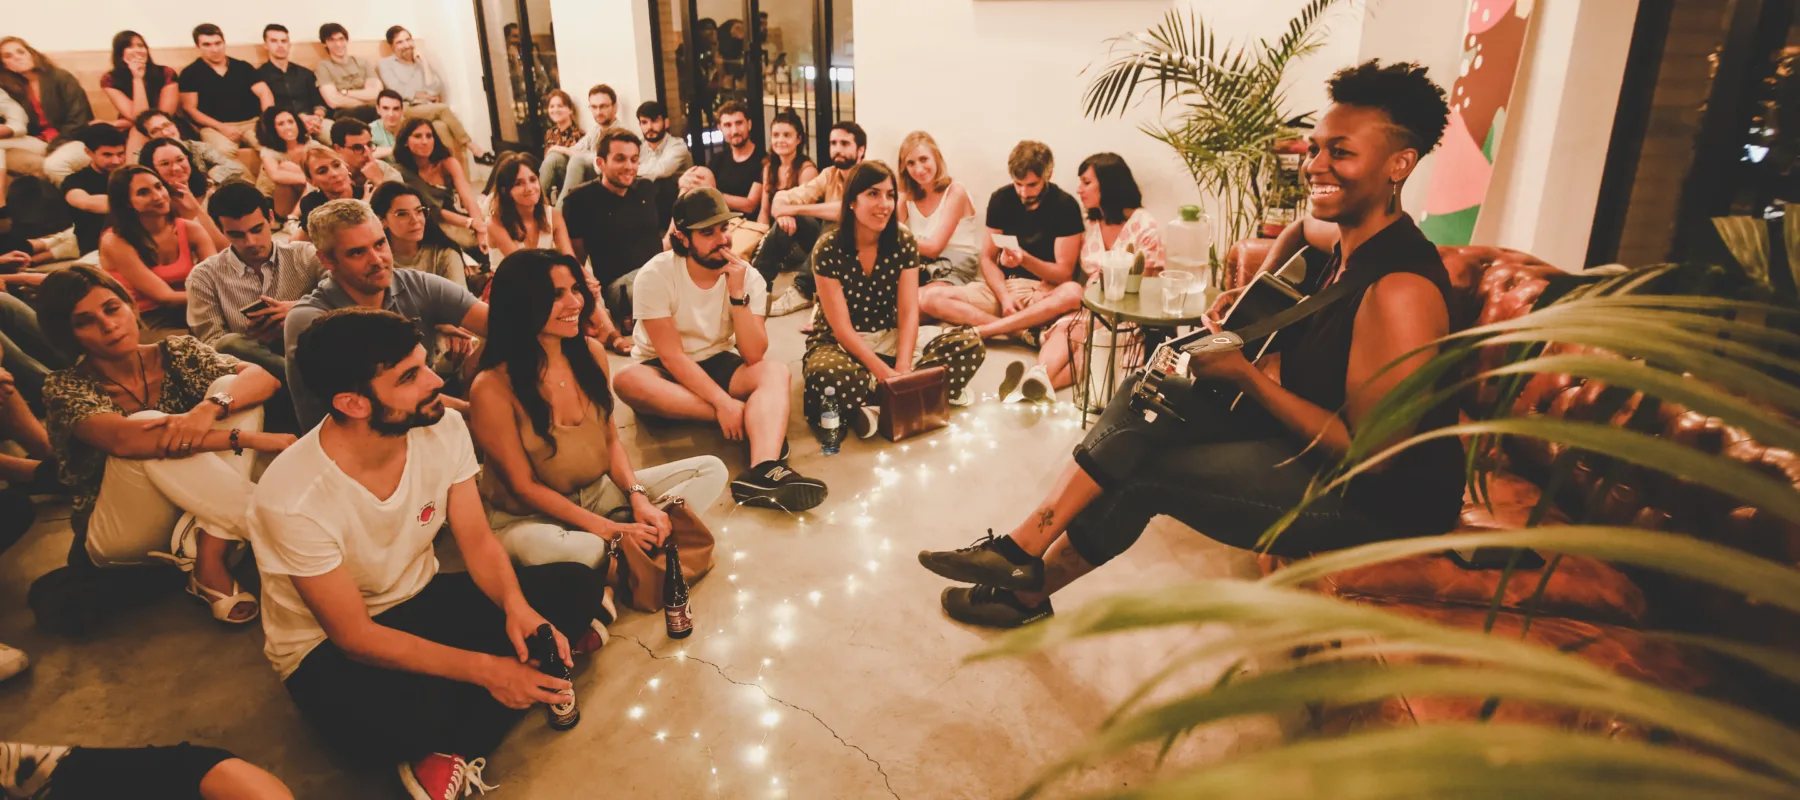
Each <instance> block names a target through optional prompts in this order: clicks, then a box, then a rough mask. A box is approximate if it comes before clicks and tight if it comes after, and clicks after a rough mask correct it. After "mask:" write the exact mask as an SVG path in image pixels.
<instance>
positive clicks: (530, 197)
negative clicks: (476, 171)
mask: <svg viewBox="0 0 1800 800" xmlns="http://www.w3.org/2000/svg"><path fill="white" fill-rule="evenodd" d="M493 207H494V213H493V215H492V216H491V217H489V218H488V241H489V242H491V243H492V244H493V246H494V247H495V248H496V249H498V250H499V251H500V255H501V256H503V257H504V256H510V255H512V254H513V251H515V250H530V249H535V248H548V249H551V250H556V251H557V252H561V253H568V254H569V255H574V254H575V249H574V246H573V245H571V244H570V242H569V229H568V228H567V227H566V226H565V225H564V224H563V214H562V211H560V210H558V209H556V208H553V207H552V206H551V205H550V204H549V203H548V202H546V201H545V199H544V185H543V183H542V182H540V181H539V180H538V174H537V172H536V171H535V170H533V169H532V168H531V156H528V155H526V154H524V153H508V154H507V155H504V156H501V157H500V163H499V165H497V166H495V167H494V196H493Z"/></svg>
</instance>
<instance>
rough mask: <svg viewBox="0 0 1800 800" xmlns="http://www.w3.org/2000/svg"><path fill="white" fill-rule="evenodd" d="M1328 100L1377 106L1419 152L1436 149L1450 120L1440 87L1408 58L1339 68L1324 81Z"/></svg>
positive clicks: (1405, 144)
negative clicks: (1392, 62)
mask: <svg viewBox="0 0 1800 800" xmlns="http://www.w3.org/2000/svg"><path fill="white" fill-rule="evenodd" d="M1326 90H1327V91H1328V92H1330V94H1331V102H1333V103H1339V104H1342V105H1350V106H1363V107H1365V108H1379V109H1381V110H1382V111H1384V112H1386V113H1387V115H1388V119H1391V120H1393V121H1394V126H1395V127H1397V128H1399V129H1400V131H1399V132H1400V134H1401V137H1402V139H1403V143H1404V146H1406V147H1410V148H1413V149H1414V150H1417V151H1419V155H1421V156H1423V155H1425V154H1426V153H1429V152H1431V151H1432V150H1435V149H1437V146H1438V142H1440V141H1442V140H1443V138H1444V128H1445V127H1447V126H1448V125H1449V124H1450V106H1449V104H1447V103H1446V102H1444V89H1443V87H1441V86H1438V85H1437V84H1436V83H1433V82H1432V81H1431V78H1430V77H1429V76H1427V75H1426V74H1425V68H1424V67H1422V66H1419V65H1418V64H1415V63H1413V62H1410V61H1402V62H1399V63H1395V64H1386V65H1383V64H1382V63H1381V62H1380V61H1379V60H1376V59H1370V60H1368V61H1364V62H1363V63H1361V64H1358V65H1356V66H1354V67H1348V68H1345V69H1342V70H1339V71H1338V73H1337V74H1336V75H1333V76H1331V80H1330V81H1329V82H1328V83H1326Z"/></svg>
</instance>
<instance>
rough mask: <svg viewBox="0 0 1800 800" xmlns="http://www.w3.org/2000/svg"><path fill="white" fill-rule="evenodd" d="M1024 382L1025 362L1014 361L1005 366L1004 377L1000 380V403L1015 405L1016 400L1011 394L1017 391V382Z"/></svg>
mask: <svg viewBox="0 0 1800 800" xmlns="http://www.w3.org/2000/svg"><path fill="white" fill-rule="evenodd" d="M1023 380H1025V362H1023V361H1014V362H1012V363H1010V364H1007V365H1006V377H1004V378H1001V379H1000V402H1002V403H1016V402H1018V400H1019V399H1018V398H1017V397H1014V396H1013V392H1016V391H1018V389H1019V382H1020V381H1023Z"/></svg>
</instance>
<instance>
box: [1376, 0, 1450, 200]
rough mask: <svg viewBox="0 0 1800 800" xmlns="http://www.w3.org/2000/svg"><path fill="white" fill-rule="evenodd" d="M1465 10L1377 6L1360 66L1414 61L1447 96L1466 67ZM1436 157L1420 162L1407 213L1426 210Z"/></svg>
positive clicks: (1420, 0)
mask: <svg viewBox="0 0 1800 800" xmlns="http://www.w3.org/2000/svg"><path fill="white" fill-rule="evenodd" d="M1463 20H1464V11H1463V4H1462V3H1459V2H1455V0H1376V2H1372V3H1370V4H1369V7H1368V9H1367V11H1366V13H1365V16H1364V17H1363V24H1362V46H1361V47H1360V48H1359V49H1358V52H1357V56H1356V58H1357V60H1358V61H1366V60H1368V59H1371V58H1379V59H1381V60H1382V61H1383V62H1392V61H1412V62H1416V63H1418V64H1422V65H1424V66H1425V68H1426V71H1427V72H1428V73H1429V74H1430V75H1431V79H1432V80H1433V81H1436V82H1437V84H1438V85H1439V86H1442V87H1444V91H1446V92H1448V91H1450V84H1452V83H1454V82H1455V81H1456V77H1457V72H1458V69H1459V68H1460V66H1461V64H1462V43H1461V38H1462V29H1463ZM1435 162H1436V158H1435V155H1428V156H1426V157H1425V158H1424V160H1422V161H1420V162H1419V166H1418V168H1417V169H1415V170H1413V176H1412V178H1411V179H1409V180H1408V181H1407V182H1406V189H1405V190H1404V191H1403V192H1402V193H1401V195H1400V197H1401V200H1402V202H1403V204H1404V205H1405V207H1406V208H1409V209H1413V210H1414V212H1415V213H1416V212H1417V211H1418V210H1420V209H1423V208H1425V190H1426V187H1428V186H1430V185H1431V170H1432V168H1433V167H1434V166H1435Z"/></svg>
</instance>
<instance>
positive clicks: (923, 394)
mask: <svg viewBox="0 0 1800 800" xmlns="http://www.w3.org/2000/svg"><path fill="white" fill-rule="evenodd" d="M875 398H876V399H875V404H876V405H879V406H881V422H880V423H879V424H878V425H877V426H876V430H878V431H880V432H881V435H882V436H886V437H887V438H888V441H891V442H898V441H900V440H901V439H905V438H909V437H912V436H917V435H919V434H921V433H928V432H930V431H935V430H937V429H938V428H942V427H944V426H946V425H949V424H950V371H949V370H947V369H944V368H943V367H931V368H928V369H921V370H915V371H913V372H908V373H906V374H905V375H901V376H899V377H896V378H893V379H890V380H885V381H881V382H880V383H879V385H877V386H876V388H875Z"/></svg>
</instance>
